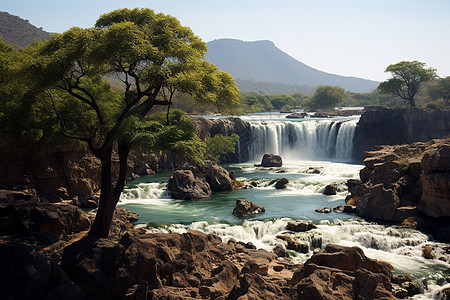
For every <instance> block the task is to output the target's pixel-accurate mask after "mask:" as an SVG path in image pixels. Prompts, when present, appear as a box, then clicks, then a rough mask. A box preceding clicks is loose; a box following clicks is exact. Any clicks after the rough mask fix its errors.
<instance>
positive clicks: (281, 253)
mask: <svg viewBox="0 0 450 300" xmlns="http://www.w3.org/2000/svg"><path fill="white" fill-rule="evenodd" d="M273 253H275V255H276V256H278V257H289V254H288V253H287V252H286V249H285V248H284V246H283V245H281V244H278V245H276V246H275V248H273Z"/></svg>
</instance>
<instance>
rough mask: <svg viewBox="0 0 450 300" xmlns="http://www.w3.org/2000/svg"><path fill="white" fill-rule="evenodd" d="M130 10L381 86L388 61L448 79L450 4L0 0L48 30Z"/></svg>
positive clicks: (439, 0)
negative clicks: (264, 43)
mask: <svg viewBox="0 0 450 300" xmlns="http://www.w3.org/2000/svg"><path fill="white" fill-rule="evenodd" d="M124 7H128V8H135V7H148V8H151V9H153V10H155V11H156V12H162V13H165V14H170V15H173V16H175V17H177V18H178V19H179V20H180V21H181V23H182V24H183V25H185V26H189V27H191V28H192V30H193V31H194V32H195V33H196V34H197V35H199V36H200V37H201V38H202V39H203V40H204V41H206V42H208V41H211V40H214V39H219V38H237V39H241V40H245V41H254V40H271V41H273V42H274V43H275V45H276V46H277V47H278V48H280V49H281V50H283V51H284V52H286V53H288V54H289V55H291V56H293V57H294V58H296V59H298V60H299V61H301V62H303V63H305V64H307V65H309V66H311V67H313V68H316V69H319V70H322V71H326V72H329V73H334V74H339V75H345V76H355V77H361V78H366V79H372V80H378V81H382V80H385V79H386V78H388V77H389V74H386V73H384V70H385V69H386V67H387V66H388V65H389V64H392V63H396V62H399V61H402V60H418V61H422V62H425V63H426V64H427V66H428V67H433V68H436V69H437V70H438V74H439V75H440V76H441V77H445V76H450V0H339V1H338V0H335V1H332V0H270V1H269V0H90V1H87V0H72V1H65V0H39V1H37V0H0V11H7V12H8V13H10V14H13V15H17V16H19V17H21V18H23V19H27V20H29V21H30V23H32V24H33V25H35V26H37V27H43V29H44V30H46V31H49V32H63V31H65V30H67V29H69V28H70V27H72V26H78V27H91V26H93V25H94V23H95V21H96V20H97V18H98V16H99V15H100V14H103V13H106V12H109V11H111V10H114V9H118V8H124Z"/></svg>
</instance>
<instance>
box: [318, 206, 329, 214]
mask: <svg viewBox="0 0 450 300" xmlns="http://www.w3.org/2000/svg"><path fill="white" fill-rule="evenodd" d="M314 211H315V212H318V213H322V214H329V213H331V212H332V211H333V209H332V208H331V207H324V208H320V209H319V208H318V209H316V210H314Z"/></svg>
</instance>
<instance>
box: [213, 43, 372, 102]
mask: <svg viewBox="0 0 450 300" xmlns="http://www.w3.org/2000/svg"><path fill="white" fill-rule="evenodd" d="M207 45H208V49H209V52H208V53H207V55H206V59H207V60H208V61H210V62H211V63H213V64H215V65H217V66H218V67H219V68H220V69H221V70H224V71H226V72H228V73H230V74H231V75H232V76H233V77H234V78H236V79H239V80H242V81H245V83H246V84H248V81H251V80H253V81H257V82H270V83H281V84H288V85H296V86H298V87H299V88H301V87H302V86H303V87H305V86H309V87H316V86H318V85H323V84H326V85H333V86H334V85H338V86H340V87H343V88H344V89H346V90H348V91H351V92H358V93H367V92H371V91H373V90H374V89H376V88H377V86H378V84H379V82H376V81H372V80H367V79H362V78H356V77H346V76H340V75H334V74H330V73H326V72H323V71H319V70H317V69H314V68H311V67H309V66H307V65H305V64H304V63H302V62H300V61H298V60H296V59H295V58H293V57H291V56H289V55H288V54H287V53H285V52H283V51H282V50H280V49H279V48H277V47H276V46H275V44H274V43H273V42H271V41H255V42H244V41H241V40H236V39H218V40H214V41H211V42H208V43H207Z"/></svg>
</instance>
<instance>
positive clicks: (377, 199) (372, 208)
mask: <svg viewBox="0 0 450 300" xmlns="http://www.w3.org/2000/svg"><path fill="white" fill-rule="evenodd" d="M399 203H400V199H399V198H398V196H397V194H396V193H395V192H394V191H393V190H392V189H385V188H384V186H383V184H382V183H380V184H377V185H374V186H372V187H371V189H370V192H369V194H365V195H364V196H363V197H362V198H361V200H360V201H359V203H358V205H357V208H358V213H359V215H360V216H362V217H370V218H374V219H380V220H390V221H393V220H394V219H395V218H394V217H395V214H396V212H397V208H398V205H399Z"/></svg>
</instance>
